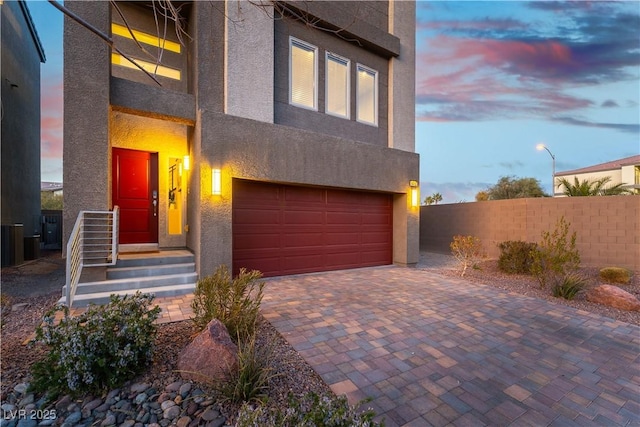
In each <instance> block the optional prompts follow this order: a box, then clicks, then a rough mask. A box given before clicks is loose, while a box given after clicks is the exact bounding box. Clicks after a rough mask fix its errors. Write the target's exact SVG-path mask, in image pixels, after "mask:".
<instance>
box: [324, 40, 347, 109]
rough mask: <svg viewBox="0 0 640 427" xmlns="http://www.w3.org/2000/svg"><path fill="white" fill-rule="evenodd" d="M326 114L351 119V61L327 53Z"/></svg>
mask: <svg viewBox="0 0 640 427" xmlns="http://www.w3.org/2000/svg"><path fill="white" fill-rule="evenodd" d="M325 63H326V81H327V83H326V112H327V114H331V115H333V116H338V117H344V118H347V119H348V118H349V104H350V103H349V98H350V96H349V94H350V79H349V74H350V69H351V61H349V60H348V59H346V58H343V57H341V56H338V55H336V54H333V53H330V52H327V53H326V61H325Z"/></svg>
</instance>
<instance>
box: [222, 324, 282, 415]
mask: <svg viewBox="0 0 640 427" xmlns="http://www.w3.org/2000/svg"><path fill="white" fill-rule="evenodd" d="M272 354H273V348H272V347H270V346H269V345H265V346H258V345H257V344H256V336H255V334H253V335H251V336H249V337H245V338H244V339H242V340H240V341H239V342H238V367H237V369H236V370H234V371H231V372H229V375H228V376H227V379H226V380H224V381H222V382H220V383H218V384H216V389H217V391H218V392H219V393H220V395H221V400H224V401H230V402H233V403H242V402H264V400H265V399H266V397H267V390H268V386H269V380H271V379H272V378H274V377H275V376H276V375H277V374H276V373H274V372H273V369H272V368H271V361H272Z"/></svg>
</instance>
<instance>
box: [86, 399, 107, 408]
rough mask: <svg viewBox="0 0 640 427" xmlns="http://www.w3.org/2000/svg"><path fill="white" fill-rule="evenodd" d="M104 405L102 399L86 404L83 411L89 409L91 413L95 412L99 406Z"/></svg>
mask: <svg viewBox="0 0 640 427" xmlns="http://www.w3.org/2000/svg"><path fill="white" fill-rule="evenodd" d="M100 405H102V399H94V400H92V401H91V402H89V403H87V404H85V405H84V406H83V407H82V409H87V410H89V411H93V410H94V409H96V408H97V407H98V406H100Z"/></svg>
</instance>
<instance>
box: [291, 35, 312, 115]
mask: <svg viewBox="0 0 640 427" xmlns="http://www.w3.org/2000/svg"><path fill="white" fill-rule="evenodd" d="M289 52H290V56H289V76H290V78H289V102H290V103H291V104H293V105H297V106H298V107H304V108H309V109H311V110H317V109H318V90H317V87H318V71H317V69H318V48H317V47H315V46H313V45H310V44H308V43H305V42H303V41H301V40H298V39H295V38H293V37H291V38H290V39H289Z"/></svg>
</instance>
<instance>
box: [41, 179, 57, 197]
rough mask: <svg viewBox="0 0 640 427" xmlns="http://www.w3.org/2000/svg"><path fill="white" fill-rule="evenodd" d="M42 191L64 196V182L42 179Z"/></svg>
mask: <svg viewBox="0 0 640 427" xmlns="http://www.w3.org/2000/svg"><path fill="white" fill-rule="evenodd" d="M40 191H41V192H43V193H51V194H54V195H56V196H62V183H61V182H49V181H42V182H41V183H40Z"/></svg>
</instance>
